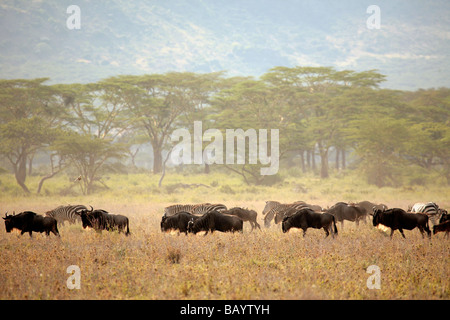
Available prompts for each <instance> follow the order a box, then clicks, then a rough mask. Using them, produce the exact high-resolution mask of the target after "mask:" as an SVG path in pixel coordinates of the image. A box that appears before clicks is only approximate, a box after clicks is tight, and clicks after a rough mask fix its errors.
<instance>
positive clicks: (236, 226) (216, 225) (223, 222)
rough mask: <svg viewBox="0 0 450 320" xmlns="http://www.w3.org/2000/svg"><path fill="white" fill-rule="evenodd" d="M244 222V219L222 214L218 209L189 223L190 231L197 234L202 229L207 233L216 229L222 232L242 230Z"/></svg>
mask: <svg viewBox="0 0 450 320" xmlns="http://www.w3.org/2000/svg"><path fill="white" fill-rule="evenodd" d="M243 224H244V222H243V221H242V219H240V218H238V217H235V216H229V215H225V214H222V213H220V212H218V211H212V212H208V213H205V214H204V215H203V216H201V217H200V218H198V219H197V220H195V221H194V220H191V221H189V223H188V231H189V232H192V233H194V234H196V233H197V232H200V231H206V233H205V235H207V234H208V232H209V231H211V233H213V232H214V231H216V230H217V231H221V232H236V231H240V232H242V227H243Z"/></svg>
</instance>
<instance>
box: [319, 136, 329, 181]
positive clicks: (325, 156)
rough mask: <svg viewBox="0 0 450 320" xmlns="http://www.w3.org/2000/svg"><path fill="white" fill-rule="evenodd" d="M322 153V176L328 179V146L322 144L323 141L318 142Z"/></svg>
mask: <svg viewBox="0 0 450 320" xmlns="http://www.w3.org/2000/svg"><path fill="white" fill-rule="evenodd" d="M318 147H319V154H320V177H321V178H322V179H326V178H328V177H329V175H328V148H325V147H323V146H322V143H321V142H319V143H318Z"/></svg>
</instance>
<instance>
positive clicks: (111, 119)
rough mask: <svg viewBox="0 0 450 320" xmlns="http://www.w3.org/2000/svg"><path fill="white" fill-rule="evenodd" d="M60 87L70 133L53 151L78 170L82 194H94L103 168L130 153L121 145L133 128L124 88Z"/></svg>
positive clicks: (102, 85) (106, 85)
mask: <svg viewBox="0 0 450 320" xmlns="http://www.w3.org/2000/svg"><path fill="white" fill-rule="evenodd" d="M56 88H57V90H58V91H59V97H60V100H61V101H62V102H63V103H64V105H65V111H66V113H65V115H64V120H65V125H66V127H65V128H66V129H65V131H66V132H65V134H62V135H60V136H59V137H58V138H57V140H56V141H55V142H54V144H53V145H52V148H53V150H55V151H56V152H57V153H58V155H59V156H60V157H64V158H66V159H69V160H70V161H71V163H72V164H73V165H74V166H75V167H76V168H77V170H78V172H79V174H80V176H81V189H82V192H83V194H90V193H92V191H93V186H94V182H95V181H100V178H99V176H98V175H99V172H100V169H101V168H102V167H103V166H104V165H105V164H106V163H107V162H108V161H109V160H112V159H119V158H121V157H122V156H124V154H125V152H126V145H125V144H123V143H119V142H117V140H118V138H119V137H120V136H121V135H122V134H123V133H124V132H126V131H127V130H128V129H129V126H130V121H129V120H128V119H129V117H128V114H127V112H126V106H125V105H124V104H123V101H122V99H121V98H120V94H121V91H120V89H121V88H120V87H118V86H116V85H115V84H111V83H109V82H107V81H101V82H98V83H95V84H86V85H84V84H73V85H58V86H56Z"/></svg>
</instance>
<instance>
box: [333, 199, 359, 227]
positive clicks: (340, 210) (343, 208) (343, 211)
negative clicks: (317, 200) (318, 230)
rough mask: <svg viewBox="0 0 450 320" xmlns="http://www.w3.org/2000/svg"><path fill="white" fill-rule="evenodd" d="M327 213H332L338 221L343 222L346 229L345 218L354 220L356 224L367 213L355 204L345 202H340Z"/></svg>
mask: <svg viewBox="0 0 450 320" xmlns="http://www.w3.org/2000/svg"><path fill="white" fill-rule="evenodd" d="M327 213H329V214H332V215H333V216H334V217H335V218H336V221H340V222H341V227H342V229H344V220H349V221H354V222H355V223H356V225H357V226H358V225H359V221H360V220H361V219H363V218H364V217H365V215H366V210H364V209H363V208H361V207H358V206H355V205H348V204H347V203H345V202H338V203H336V204H335V205H334V206H332V207H331V208H330V209H328V210H327Z"/></svg>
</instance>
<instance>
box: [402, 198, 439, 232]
mask: <svg viewBox="0 0 450 320" xmlns="http://www.w3.org/2000/svg"><path fill="white" fill-rule="evenodd" d="M409 211H411V212H416V213H423V214H426V215H427V216H428V218H429V219H430V221H431V223H432V224H433V226H435V225H437V224H439V219H440V217H441V215H442V213H443V211H444V210H442V209H439V206H438V205H437V204H436V203H434V202H427V203H422V202H418V203H415V204H414V205H413V206H412V208H411V210H409Z"/></svg>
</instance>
